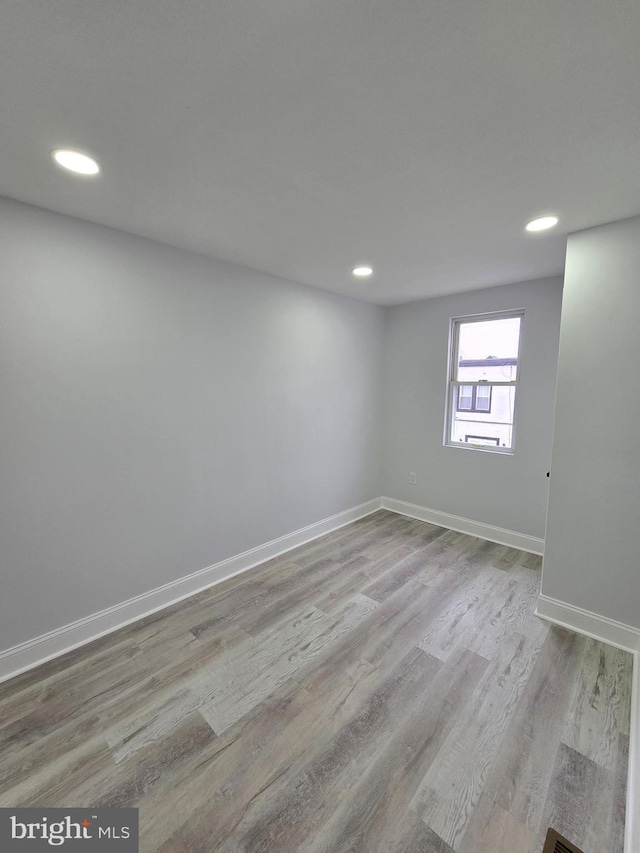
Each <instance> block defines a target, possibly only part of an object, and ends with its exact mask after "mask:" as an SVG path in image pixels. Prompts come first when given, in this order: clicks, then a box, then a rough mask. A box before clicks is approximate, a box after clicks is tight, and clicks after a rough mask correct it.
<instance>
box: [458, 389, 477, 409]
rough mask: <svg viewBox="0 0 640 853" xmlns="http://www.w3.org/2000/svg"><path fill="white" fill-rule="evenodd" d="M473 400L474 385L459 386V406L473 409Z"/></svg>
mask: <svg viewBox="0 0 640 853" xmlns="http://www.w3.org/2000/svg"><path fill="white" fill-rule="evenodd" d="M472 402H473V387H472V386H471V385H460V386H459V388H458V408H459V409H465V410H466V411H470V410H471V405H472Z"/></svg>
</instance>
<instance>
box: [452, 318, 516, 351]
mask: <svg viewBox="0 0 640 853" xmlns="http://www.w3.org/2000/svg"><path fill="white" fill-rule="evenodd" d="M519 339H520V317H509V318H506V319H501V320H487V321H479V322H475V323H465V322H464V321H463V322H462V323H461V324H460V341H459V348H458V354H459V359H460V360H463V359H481V358H488V357H489V356H493V357H494V358H517V357H518V341H519Z"/></svg>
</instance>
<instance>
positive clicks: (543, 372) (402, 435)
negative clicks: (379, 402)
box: [383, 279, 562, 537]
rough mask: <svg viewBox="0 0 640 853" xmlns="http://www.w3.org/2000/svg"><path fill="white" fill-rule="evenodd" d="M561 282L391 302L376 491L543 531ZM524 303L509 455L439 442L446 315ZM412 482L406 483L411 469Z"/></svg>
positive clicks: (520, 529) (532, 532) (509, 525)
mask: <svg viewBox="0 0 640 853" xmlns="http://www.w3.org/2000/svg"><path fill="white" fill-rule="evenodd" d="M561 302H562V281H561V279H544V280H542V281H532V282H525V283H523V284H513V285H506V286H504V287H494V288H490V289H487V290H481V291H474V292H471V293H462V294H459V295H456V296H447V297H442V298H438V299H429V300H424V301H421V302H413V303H411V304H407V305H400V306H396V307H394V308H390V309H388V311H387V316H386V322H385V374H384V411H385V415H384V443H383V446H384V469H383V470H384V475H383V476H384V481H383V482H384V488H385V494H386V495H387V496H388V497H392V498H396V499H398V500H404V501H409V502H411V503H414V504H418V505H420V506H423V507H427V508H429V509H434V510H438V511H440V512H446V513H450V514H453V515H458V516H462V517H464V518H469V519H472V520H473V521H480V522H483V523H484V524H491V525H494V526H497V527H503V528H506V529H508V530H512V531H515V532H517V533H524V534H526V535H528V536H535V537H543V536H544V526H545V514H546V505H547V492H548V482H549V481H548V480H547V478H546V473H547V471H548V470H549V464H550V457H551V437H552V430H553V408H554V395H555V381H556V367H557V353H558V335H559V328H560V310H561ZM519 308H524V311H525V316H524V321H523V327H522V343H521V353H520V355H521V383H520V386H519V391H518V401H517V410H516V447H515V454H514V455H513V456H510V455H505V454H498V453H490V452H486V451H480V450H472V449H468V448H458V447H443V430H444V408H445V395H446V384H447V383H446V378H447V358H448V335H449V321H450V318H451V317H459V316H464V315H467V314H481V313H484V312H489V311H503V310H509V309H519ZM410 471H415V472H416V474H417V484H416V485H415V486H411V485H409V472H410Z"/></svg>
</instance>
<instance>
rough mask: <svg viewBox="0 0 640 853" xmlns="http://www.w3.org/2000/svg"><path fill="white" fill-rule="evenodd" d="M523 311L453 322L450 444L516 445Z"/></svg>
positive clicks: (500, 447) (504, 448)
mask: <svg viewBox="0 0 640 853" xmlns="http://www.w3.org/2000/svg"><path fill="white" fill-rule="evenodd" d="M521 321H522V312H521V311H520V312H516V313H514V312H509V313H504V314H493V315H484V316H482V317H466V318H464V319H460V320H454V321H453V335H452V341H453V346H452V352H451V364H450V370H449V372H450V383H449V397H448V416H447V420H448V428H447V436H446V441H447V443H448V444H467V445H473V446H480V447H486V448H495V449H496V450H512V449H513V423H514V416H515V404H516V386H517V381H518V353H519V349H520V326H521Z"/></svg>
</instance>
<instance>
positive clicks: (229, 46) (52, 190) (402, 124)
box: [0, 0, 640, 304]
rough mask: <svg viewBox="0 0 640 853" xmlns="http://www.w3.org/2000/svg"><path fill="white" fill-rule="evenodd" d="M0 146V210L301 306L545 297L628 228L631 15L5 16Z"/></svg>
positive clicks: (634, 57)
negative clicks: (162, 252) (56, 158)
mask: <svg viewBox="0 0 640 853" xmlns="http://www.w3.org/2000/svg"><path fill="white" fill-rule="evenodd" d="M0 130H1V134H0V139H1V145H0V154H1V157H0V193H1V194H3V195H6V196H10V197H12V198H16V199H20V200H22V201H27V202H31V203H33V204H37V205H41V206H42V207H46V208H50V209H52V210H57V211H62V212H63V213H68V214H72V215H73V216H78V217H81V218H83V219H87V220H90V221H92V222H98V223H102V224H104V225H110V226H113V227H115V228H119V229H122V230H124V231H129V232H131V233H134V234H139V235H143V236H146V237H151V238H154V239H156V240H161V241H164V242H166V243H170V244H172V245H176V246H182V247H185V248H189V249H195V250H197V251H200V252H204V253H206V254H209V255H213V256H216V257H220V258H224V259H226V260H230V261H236V262H238V263H242V264H246V265H248V266H250V267H254V268H256V269H260V270H264V271H267V272H270V273H274V274H276V275H279V276H283V277H285V278H289V279H293V280H296V281H300V282H304V283H306V284H311V285H315V286H317V287H322V288H326V289H328V290H333V291H337V292H341V293H345V294H349V295H352V296H357V297H359V298H364V299H369V300H371V301H375V302H380V303H383V304H390V303H395V302H402V301H407V300H410V299H415V298H420V297H425V296H433V295H439V294H444V293H451V292H457V291H462V290H471V289H474V288H479V287H484V286H488V285H493V284H504V283H507V282H511V281H522V280H526V279H533V278H540V277H545V276H550V275H555V274H558V273H559V272H561V270H562V267H563V259H564V245H565V234H566V233H567V232H569V231H574V230H578V229H581V228H585V227H588V226H591V225H597V224H600V223H603V222H608V221H612V220H616V219H621V218H624V217H628V216H633V215H636V214H639V213H640V3H638V0H560V2H558V0H527V2H523V0H264V2H259V0H179V2H178V1H177V0H56V2H52V0H2V3H1V5H0ZM58 146H70V147H76V148H80V149H82V150H86V151H88V152H89V153H91V154H93V155H94V156H95V157H97V159H98V160H99V161H100V162H101V164H102V167H103V172H102V174H101V176H100V177H99V178H98V179H88V178H80V179H79V178H75V177H73V176H71V175H69V174H68V173H64V172H63V171H62V170H60V169H59V168H56V167H55V166H53V165H52V163H51V160H50V158H49V152H50V150H51V149H53V148H55V147H58ZM548 211H552V212H557V213H558V214H559V215H560V216H561V217H562V221H561V225H560V230H559V232H556V233H554V234H547V235H542V236H537V237H535V236H527V235H525V234H524V233H523V231H522V225H523V224H524V222H525V221H526V220H527V219H529V218H531V217H533V216H535V215H536V214H542V213H546V212H548ZM560 232H561V233H560ZM364 262H367V263H371V264H372V265H373V266H374V268H375V277H374V278H372V279H370V280H369V281H366V282H363V281H357V280H354V279H353V278H352V277H351V275H350V270H351V268H352V267H353V266H355V265H357V264H358V263H364Z"/></svg>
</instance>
